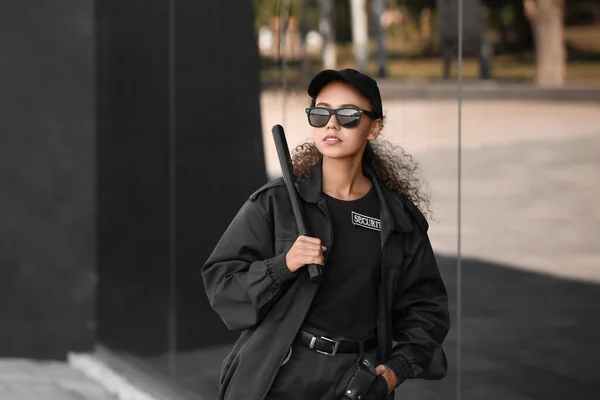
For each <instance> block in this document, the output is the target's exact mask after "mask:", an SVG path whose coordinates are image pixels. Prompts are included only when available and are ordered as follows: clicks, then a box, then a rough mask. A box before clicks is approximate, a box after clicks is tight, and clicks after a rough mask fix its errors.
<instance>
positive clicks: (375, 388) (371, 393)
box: [365, 375, 388, 400]
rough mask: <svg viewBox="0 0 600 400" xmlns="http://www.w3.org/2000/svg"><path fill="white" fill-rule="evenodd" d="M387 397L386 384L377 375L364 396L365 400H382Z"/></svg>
mask: <svg viewBox="0 0 600 400" xmlns="http://www.w3.org/2000/svg"><path fill="white" fill-rule="evenodd" d="M387 395H388V384H387V381H386V380H385V378H384V377H383V375H378V376H377V378H375V380H374V381H373V383H372V384H371V386H370V387H369V390H367V393H366V394H365V400H382V399H385V398H386V397H387Z"/></svg>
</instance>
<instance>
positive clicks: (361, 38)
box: [350, 0, 369, 72]
mask: <svg viewBox="0 0 600 400" xmlns="http://www.w3.org/2000/svg"><path fill="white" fill-rule="evenodd" d="M350 10H351V12H352V42H353V44H354V57H355V59H356V69H357V70H359V71H361V72H365V71H366V69H367V58H368V52H369V32H368V27H367V8H366V2H365V0H350Z"/></svg>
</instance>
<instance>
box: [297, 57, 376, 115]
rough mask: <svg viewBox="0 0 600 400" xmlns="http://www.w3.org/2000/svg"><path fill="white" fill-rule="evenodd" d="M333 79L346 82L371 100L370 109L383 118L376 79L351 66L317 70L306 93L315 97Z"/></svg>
mask: <svg viewBox="0 0 600 400" xmlns="http://www.w3.org/2000/svg"><path fill="white" fill-rule="evenodd" d="M334 81H341V82H346V83H348V84H350V85H352V87H354V88H355V89H356V90H358V91H359V92H360V93H361V94H362V95H363V96H365V97H366V98H367V99H368V100H369V101H370V102H371V106H372V107H373V109H372V111H373V112H375V113H377V116H378V117H379V118H383V106H382V104H381V94H380V93H379V87H378V86H377V81H375V79H373V78H371V77H369V76H367V75H365V74H363V73H361V72H359V71H357V70H355V69H352V68H347V69H342V70H340V71H336V70H334V69H326V70H324V71H321V72H319V73H318V74H317V75H315V77H314V78H313V79H312V80H311V81H310V83H309V84H308V95H309V96H310V97H312V98H313V99H315V98H316V97H317V95H318V94H319V92H320V91H321V89H323V88H324V87H325V85H327V84H329V83H331V82H334Z"/></svg>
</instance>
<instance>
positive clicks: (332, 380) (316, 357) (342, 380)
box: [265, 342, 379, 400]
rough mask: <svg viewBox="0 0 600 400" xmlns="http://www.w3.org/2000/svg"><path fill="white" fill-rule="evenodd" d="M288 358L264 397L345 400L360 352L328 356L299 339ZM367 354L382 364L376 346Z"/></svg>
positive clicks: (277, 399)
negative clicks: (301, 342)
mask: <svg viewBox="0 0 600 400" xmlns="http://www.w3.org/2000/svg"><path fill="white" fill-rule="evenodd" d="M291 349H292V353H291V356H290V358H289V360H288V361H287V362H286V363H285V364H284V365H282V366H281V367H280V368H279V372H278V373H277V376H276V378H275V381H274V382H273V384H272V385H271V389H270V390H269V393H268V394H267V397H266V399H265V400H342V399H343V396H344V389H346V386H347V385H348V382H349V381H350V378H351V377H352V373H353V372H354V371H355V368H356V363H357V361H358V359H359V358H360V354H340V353H338V354H336V355H335V356H333V357H332V356H328V355H324V354H320V353H317V352H316V351H314V350H310V349H309V348H307V347H305V346H304V345H302V344H300V343H298V342H296V343H294V345H293V346H292V348H291ZM364 356H365V358H366V359H367V360H369V361H370V362H372V363H374V365H376V366H377V365H379V363H378V360H377V349H373V350H370V351H367V352H365V355H364Z"/></svg>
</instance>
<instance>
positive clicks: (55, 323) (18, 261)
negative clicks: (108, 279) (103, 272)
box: [0, 0, 96, 359]
mask: <svg viewBox="0 0 600 400" xmlns="http://www.w3.org/2000/svg"><path fill="white" fill-rule="evenodd" d="M93 27H94V23H93V1H92V0H65V1H61V2H36V4H35V6H32V4H31V3H30V2H23V1H2V2H0V48H1V49H2V51H1V54H0V88H1V89H0V243H1V246H0V268H1V271H2V273H1V278H0V356H14V357H34V358H58V359H62V358H64V357H65V355H66V352H67V351H69V350H76V351H83V350H88V349H90V348H91V347H92V345H93V342H94V298H95V279H96V273H95V270H96V265H95V213H94V204H95V195H94V192H95V190H94V181H95V179H94V177H95V160H94V149H95V126H94V124H95V109H94V107H95V106H94V55H93V49H94V45H93V44H94V42H93V34H94V32H93Z"/></svg>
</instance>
